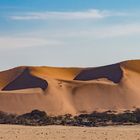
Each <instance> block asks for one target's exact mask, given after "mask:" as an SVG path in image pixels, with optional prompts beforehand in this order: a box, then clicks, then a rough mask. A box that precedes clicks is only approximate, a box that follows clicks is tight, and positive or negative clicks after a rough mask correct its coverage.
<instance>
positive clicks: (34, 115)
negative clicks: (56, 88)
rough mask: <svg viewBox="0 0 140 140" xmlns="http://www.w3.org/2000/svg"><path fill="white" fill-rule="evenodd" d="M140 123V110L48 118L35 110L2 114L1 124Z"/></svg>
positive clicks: (78, 124)
mask: <svg viewBox="0 0 140 140" xmlns="http://www.w3.org/2000/svg"><path fill="white" fill-rule="evenodd" d="M139 123H140V109H136V110H135V111H131V112H130V111H125V112H123V113H120V114H117V113H114V112H111V111H107V112H103V113H99V112H93V113H91V114H81V115H79V116H72V115H70V114H66V115H63V116H53V117H52V116H48V115H47V113H45V112H44V111H39V110H33V111H32V112H30V113H26V114H23V115H16V114H7V113H4V112H0V124H17V125H32V126H45V125H66V126H88V127H95V126H108V125H133V124H139Z"/></svg>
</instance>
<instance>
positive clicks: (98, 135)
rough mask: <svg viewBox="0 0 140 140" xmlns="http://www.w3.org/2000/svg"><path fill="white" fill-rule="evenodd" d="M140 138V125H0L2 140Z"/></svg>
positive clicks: (112, 139)
mask: <svg viewBox="0 0 140 140" xmlns="http://www.w3.org/2000/svg"><path fill="white" fill-rule="evenodd" d="M16 139H17V140H140V126H114V127H113V126H109V127H94V128H87V127H65V126H45V127H31V126H29V127H27V126H14V125H0V140H16Z"/></svg>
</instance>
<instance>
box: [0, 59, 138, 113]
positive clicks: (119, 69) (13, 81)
mask: <svg viewBox="0 0 140 140" xmlns="http://www.w3.org/2000/svg"><path fill="white" fill-rule="evenodd" d="M135 108H140V60H132V61H125V62H121V63H117V64H113V65H108V66H103V67H97V68H55V67H45V66H44V67H26V66H22V67H17V68H14V69H10V70H7V71H3V72H0V111H4V112H8V113H14V114H23V113H27V112H31V111H32V110H34V109H38V110H41V111H46V112H47V114H49V115H63V114H72V115H76V114H81V113H91V112H93V111H99V112H102V111H108V110H113V111H118V112H119V111H124V110H133V109H135Z"/></svg>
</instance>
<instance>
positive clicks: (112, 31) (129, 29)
mask: <svg viewBox="0 0 140 140" xmlns="http://www.w3.org/2000/svg"><path fill="white" fill-rule="evenodd" d="M46 35H47V37H48V38H56V39H65V38H77V39H78V38H81V39H82V38H83V39H89V38H93V39H103V38H114V37H115V38H118V37H128V36H135V35H140V24H138V23H137V24H118V25H108V26H105V27H104V26H103V27H91V26H89V27H86V28H85V29H75V28H74V29H61V30H59V29H58V30H57V31H56V30H55V31H54V32H53V31H51V32H48V33H46Z"/></svg>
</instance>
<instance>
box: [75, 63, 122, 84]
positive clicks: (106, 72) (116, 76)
mask: <svg viewBox="0 0 140 140" xmlns="http://www.w3.org/2000/svg"><path fill="white" fill-rule="evenodd" d="M122 76H123V71H122V70H121V68H120V64H114V65H109V66H103V67H97V68H88V69H85V70H83V71H81V72H80V74H78V75H77V76H76V77H75V78H74V80H82V81H87V80H95V79H99V78H107V79H108V80H111V81H113V82H114V83H119V82H120V80H121V78H122Z"/></svg>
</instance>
